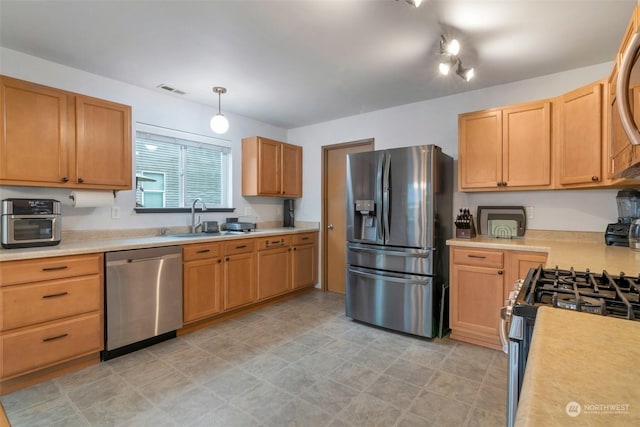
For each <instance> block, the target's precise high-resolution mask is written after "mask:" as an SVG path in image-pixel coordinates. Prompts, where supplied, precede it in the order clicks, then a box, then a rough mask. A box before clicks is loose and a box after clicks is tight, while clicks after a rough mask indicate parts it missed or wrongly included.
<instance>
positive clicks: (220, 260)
mask: <svg viewBox="0 0 640 427" xmlns="http://www.w3.org/2000/svg"><path fill="white" fill-rule="evenodd" d="M228 259H229V258H227V260H228ZM221 262H222V259H219V260H218V264H220V263H221Z"/></svg>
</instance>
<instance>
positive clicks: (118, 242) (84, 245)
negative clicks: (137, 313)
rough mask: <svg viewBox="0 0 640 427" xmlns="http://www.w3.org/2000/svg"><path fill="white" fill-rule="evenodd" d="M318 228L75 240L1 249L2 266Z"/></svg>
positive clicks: (315, 228)
mask: <svg viewBox="0 0 640 427" xmlns="http://www.w3.org/2000/svg"><path fill="white" fill-rule="evenodd" d="M318 231H319V228H318V227H300V228H298V227H296V228H293V229H292V228H284V227H283V228H272V229H271V228H270V229H264V230H260V229H257V230H255V231H252V232H250V233H246V234H239V235H228V234H226V235H220V234H218V235H212V236H211V237H174V236H145V237H133V238H124V239H123V238H117V239H104V240H98V241H96V240H72V241H67V242H62V243H60V244H59V245H56V246H47V247H44V246H43V247H36V248H22V249H0V262H4V261H19V260H25V259H35V258H51V257H57V256H67V255H82V254H90V253H98V252H112V251H122V250H129V249H142V248H155V247H162V246H182V245H188V244H194V243H205V242H214V241H224V240H238V239H247V238H259V237H268V236H275V235H281V234H299V233H308V232H318Z"/></svg>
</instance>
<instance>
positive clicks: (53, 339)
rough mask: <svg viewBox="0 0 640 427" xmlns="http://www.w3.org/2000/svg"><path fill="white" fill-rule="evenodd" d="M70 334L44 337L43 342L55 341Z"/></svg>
mask: <svg viewBox="0 0 640 427" xmlns="http://www.w3.org/2000/svg"><path fill="white" fill-rule="evenodd" d="M67 336H69V334H61V335H56V336H55V337H50V338H43V340H42V342H49V341H55V340H59V339H62V338H65V337H67Z"/></svg>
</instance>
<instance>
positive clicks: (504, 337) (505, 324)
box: [498, 306, 511, 354]
mask: <svg viewBox="0 0 640 427" xmlns="http://www.w3.org/2000/svg"><path fill="white" fill-rule="evenodd" d="M510 308H511V307H509V306H505V307H502V308H501V309H500V326H499V327H498V333H499V334H500V344H501V345H502V351H503V352H504V353H505V354H509V338H508V334H509V333H508V332H507V331H508V330H509V321H508V320H507V317H511V313H510V311H511V310H510Z"/></svg>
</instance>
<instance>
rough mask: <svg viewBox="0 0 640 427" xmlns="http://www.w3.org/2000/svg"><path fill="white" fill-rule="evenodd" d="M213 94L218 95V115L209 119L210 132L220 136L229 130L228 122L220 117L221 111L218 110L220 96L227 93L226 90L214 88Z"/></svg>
mask: <svg viewBox="0 0 640 427" xmlns="http://www.w3.org/2000/svg"><path fill="white" fill-rule="evenodd" d="M213 92H214V93H217V94H218V114H216V115H215V116H213V117H212V118H211V130H212V131H214V132H215V133H217V134H222V133H225V132H226V131H227V130H229V120H227V118H226V117H225V116H223V115H222V111H221V110H220V95H222V94H223V93H227V89H225V88H223V87H220V86H214V88H213Z"/></svg>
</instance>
